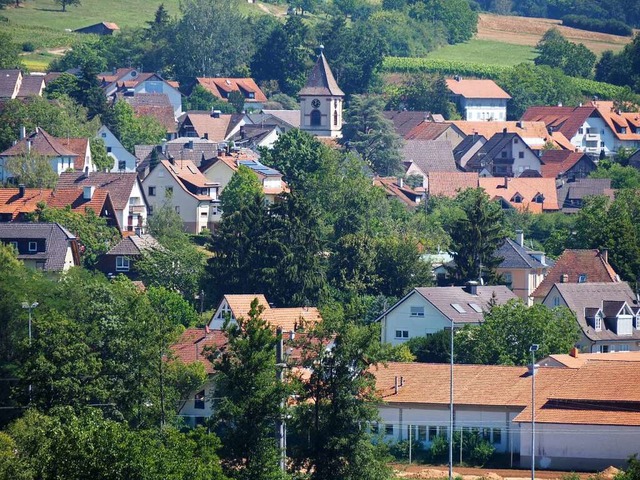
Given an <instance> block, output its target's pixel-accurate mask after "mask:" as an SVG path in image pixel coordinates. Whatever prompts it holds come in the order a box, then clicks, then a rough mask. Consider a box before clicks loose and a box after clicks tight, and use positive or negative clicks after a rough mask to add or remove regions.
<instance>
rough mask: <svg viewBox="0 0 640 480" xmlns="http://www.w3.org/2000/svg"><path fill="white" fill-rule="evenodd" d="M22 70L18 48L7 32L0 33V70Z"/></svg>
mask: <svg viewBox="0 0 640 480" xmlns="http://www.w3.org/2000/svg"><path fill="white" fill-rule="evenodd" d="M12 68H18V69H22V68H24V65H23V64H22V61H21V60H20V47H19V45H18V44H17V43H14V42H13V38H12V37H11V35H9V34H8V33H7V32H0V69H12Z"/></svg>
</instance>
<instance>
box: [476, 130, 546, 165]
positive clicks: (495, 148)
mask: <svg viewBox="0 0 640 480" xmlns="http://www.w3.org/2000/svg"><path fill="white" fill-rule="evenodd" d="M516 140H518V141H520V142H522V143H523V144H524V145H525V146H526V148H529V146H528V145H527V144H526V142H525V141H524V140H523V138H522V137H521V136H520V135H518V134H517V133H508V132H502V133H496V134H495V135H493V136H492V137H491V138H489V140H487V142H486V143H485V144H484V145H482V147H480V149H479V150H478V151H477V152H476V153H475V154H474V155H473V156H472V157H471V158H470V159H469V161H468V162H467V164H466V165H465V169H467V170H475V171H478V172H480V171H482V169H483V168H484V167H485V165H488V164H490V163H492V162H494V161H500V160H501V157H500V154H501V153H502V151H503V150H504V149H505V148H509V149H511V144H512V143H513V142H514V141H516ZM510 153H511V152H510ZM531 153H533V152H531ZM534 155H535V154H534ZM509 162H510V163H512V162H513V159H509Z"/></svg>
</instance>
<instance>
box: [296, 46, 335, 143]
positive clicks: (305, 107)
mask: <svg viewBox="0 0 640 480" xmlns="http://www.w3.org/2000/svg"><path fill="white" fill-rule="evenodd" d="M318 50H319V54H318V59H317V60H316V64H315V65H314V67H313V70H311V74H310V75H309V78H307V83H306V85H305V86H304V88H303V89H302V90H300V92H299V93H298V96H299V97H300V129H302V130H304V131H307V132H309V133H311V134H312V135H316V136H318V137H332V138H337V137H341V136H342V101H343V99H344V92H343V91H342V90H340V87H339V86H338V83H337V82H336V80H335V78H334V77H333V73H331V69H330V68H329V64H328V63H327V59H326V58H325V57H324V47H323V46H322V45H320V46H319V47H318Z"/></svg>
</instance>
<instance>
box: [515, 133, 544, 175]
mask: <svg viewBox="0 0 640 480" xmlns="http://www.w3.org/2000/svg"><path fill="white" fill-rule="evenodd" d="M511 148H512V155H513V175H514V176H515V177H518V176H520V174H521V173H522V172H524V171H525V170H528V169H529V170H535V171H537V172H539V171H540V159H539V158H538V156H537V155H536V154H535V153H534V152H533V151H532V150H531V149H530V148H529V146H528V145H527V144H526V143H525V142H524V141H523V140H522V139H521V138H514V139H513V142H511ZM520 153H522V155H523V156H524V157H523V158H520Z"/></svg>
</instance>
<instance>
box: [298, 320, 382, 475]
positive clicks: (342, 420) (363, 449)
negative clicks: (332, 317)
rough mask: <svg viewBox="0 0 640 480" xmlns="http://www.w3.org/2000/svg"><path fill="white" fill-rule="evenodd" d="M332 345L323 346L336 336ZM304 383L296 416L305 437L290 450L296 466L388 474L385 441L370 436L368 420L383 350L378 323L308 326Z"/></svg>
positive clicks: (373, 412) (318, 471)
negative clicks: (307, 371)
mask: <svg viewBox="0 0 640 480" xmlns="http://www.w3.org/2000/svg"><path fill="white" fill-rule="evenodd" d="M334 335H335V346H334V348H332V349H327V348H325V345H326V343H327V342H328V341H329V339H331V338H334ZM303 348H304V351H305V354H304V359H303V366H306V367H308V368H310V372H311V374H310V377H309V378H308V379H305V380H304V381H303V384H302V390H301V392H300V398H299V400H300V401H299V402H298V404H297V405H298V407H297V408H296V412H295V416H294V424H295V427H296V431H297V432H298V434H299V435H300V437H301V438H304V439H305V441H302V442H300V444H299V446H298V447H297V448H296V450H295V451H294V452H293V455H292V456H293V458H294V462H295V465H296V467H297V468H302V469H304V470H306V472H307V474H308V475H309V478H311V479H313V480H325V479H332V478H341V479H344V480H356V479H358V480H383V479H387V478H390V477H391V471H390V469H389V467H388V466H387V460H388V455H387V452H386V447H385V445H384V443H383V442H379V443H377V444H376V443H374V442H372V435H371V433H370V432H369V430H368V429H367V428H366V425H367V424H369V423H371V422H373V421H375V420H376V419H377V416H378V410H377V406H378V402H379V399H378V398H377V396H376V389H375V379H374V376H373V373H372V369H373V368H374V367H375V365H376V363H377V362H378V361H379V360H380V359H381V357H382V355H383V349H382V348H381V346H380V342H379V329H378V327H377V325H370V326H365V327H356V326H355V325H344V326H342V327H341V328H339V329H338V330H337V331H321V330H317V331H314V332H311V333H310V334H308V335H307V336H306V341H305V342H304V343H303Z"/></svg>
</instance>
